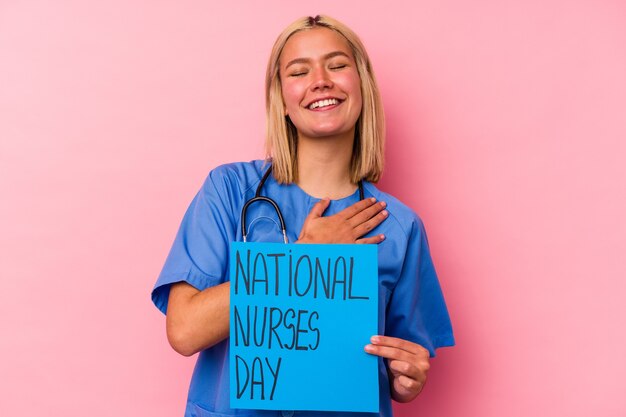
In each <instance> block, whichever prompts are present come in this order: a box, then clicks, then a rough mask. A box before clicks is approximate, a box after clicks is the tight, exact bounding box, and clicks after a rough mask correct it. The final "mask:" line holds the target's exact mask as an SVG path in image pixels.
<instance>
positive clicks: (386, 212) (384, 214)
mask: <svg viewBox="0 0 626 417" xmlns="http://www.w3.org/2000/svg"><path fill="white" fill-rule="evenodd" d="M381 213H382V214H383V216H386V215H388V214H389V212H388V211H387V210H383V211H382V212H381Z"/></svg>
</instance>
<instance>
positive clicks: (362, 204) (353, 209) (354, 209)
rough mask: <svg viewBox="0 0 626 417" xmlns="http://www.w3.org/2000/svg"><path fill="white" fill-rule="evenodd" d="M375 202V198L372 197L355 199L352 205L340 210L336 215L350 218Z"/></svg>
mask: <svg viewBox="0 0 626 417" xmlns="http://www.w3.org/2000/svg"><path fill="white" fill-rule="evenodd" d="M375 203H376V199H375V198H374V197H370V198H364V199H363V200H360V201H357V202H356V203H354V204H353V205H351V206H349V207H346V208H345V209H343V210H341V211H340V212H339V213H337V216H339V217H341V218H343V219H350V218H352V217H354V216H355V215H357V214H359V213H360V212H362V211H363V210H365V209H366V208H368V207H370V206H371V205H373V204H375Z"/></svg>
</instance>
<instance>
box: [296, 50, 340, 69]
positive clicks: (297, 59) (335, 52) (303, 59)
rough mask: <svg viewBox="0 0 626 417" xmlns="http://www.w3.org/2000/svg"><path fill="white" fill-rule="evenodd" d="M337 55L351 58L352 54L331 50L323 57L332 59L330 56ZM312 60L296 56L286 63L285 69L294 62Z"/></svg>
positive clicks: (303, 62)
mask: <svg viewBox="0 0 626 417" xmlns="http://www.w3.org/2000/svg"><path fill="white" fill-rule="evenodd" d="M336 56H345V57H346V58H350V56H349V55H348V54H346V53H345V52H343V51H334V52H330V53H327V54H326V55H324V56H323V57H322V58H323V59H330V58H334V57H336ZM309 62H311V58H296V59H292V60H291V61H289V62H288V63H287V65H285V69H287V68H289V67H290V66H291V65H294V64H306V63H309Z"/></svg>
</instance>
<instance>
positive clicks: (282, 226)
mask: <svg viewBox="0 0 626 417" xmlns="http://www.w3.org/2000/svg"><path fill="white" fill-rule="evenodd" d="M271 173H272V166H271V165H270V167H269V168H268V170H267V171H266V172H265V174H264V175H263V178H261V182H259V186H258V187H257V188H256V193H255V194H254V197H253V198H251V199H250V200H248V201H246V204H244V205H243V208H242V209H241V235H242V236H243V241H244V242H247V238H248V228H247V223H246V212H247V211H248V207H250V205H251V204H252V203H255V202H257V201H264V202H266V203H269V204H270V205H271V206H272V207H274V210H275V211H276V215H277V216H278V221H279V222H280V229H281V231H282V232H283V241H284V242H285V243H289V239H287V228H286V227H285V219H284V218H283V213H282V212H281V211H280V207H278V204H276V202H275V201H274V200H272V199H271V198H269V197H265V196H262V195H261V189H262V188H263V185H264V184H265V181H266V180H267V178H268V177H269V176H270V174H271ZM358 185H359V200H363V199H364V198H365V197H364V192H363V181H359V184H358Z"/></svg>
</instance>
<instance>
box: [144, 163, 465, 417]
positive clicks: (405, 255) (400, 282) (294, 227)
mask: <svg viewBox="0 0 626 417" xmlns="http://www.w3.org/2000/svg"><path fill="white" fill-rule="evenodd" d="M267 168H268V165H267V163H266V162H265V161H260V160H258V161H252V162H247V163H233V164H227V165H222V166H220V167H218V168H216V169H214V170H213V171H211V173H210V174H209V176H208V177H207V179H206V181H205V182H204V184H203V186H202V189H201V190H200V191H199V192H198V194H197V195H196V196H195V198H194V199H193V201H192V202H191V204H190V206H189V208H188V209H187V212H186V213H185V216H184V218H183V221H182V223H181V226H180V229H179V231H178V234H177V235H176V239H175V241H174V244H173V245H172V249H171V250H170V253H169V255H168V257H167V260H166V261H165V265H164V267H163V270H162V271H161V274H160V275H159V278H158V280H157V282H156V285H155V286H154V290H153V291H152V301H153V302H154V304H155V305H156V306H157V307H158V308H159V310H161V311H162V312H163V313H165V312H166V311H167V302H168V296H169V291H170V286H171V285H172V284H173V283H176V282H180V281H186V282H188V283H189V284H191V285H192V286H194V287H195V288H197V289H198V290H204V289H205V288H208V287H211V286H214V285H218V284H221V283H223V282H226V281H228V280H229V276H228V264H229V259H228V258H229V244H230V242H232V241H241V240H242V236H241V218H240V217H241V208H242V207H243V205H244V204H245V202H246V201H248V200H249V199H250V198H252V197H254V193H255V192H256V188H257V186H258V184H259V182H260V180H261V177H262V176H263V173H264V172H265V171H266V170H267ZM363 187H364V191H365V197H366V198H368V197H375V198H376V199H377V200H379V201H385V202H386V203H387V211H388V212H389V217H388V218H387V219H386V220H385V221H384V222H383V223H382V224H380V225H379V226H378V227H377V228H376V229H374V230H373V231H372V232H371V233H370V234H369V235H373V234H380V233H382V234H384V235H385V237H386V238H385V240H384V241H383V242H382V243H380V244H379V245H378V279H379V300H380V301H379V309H378V310H379V311H378V328H379V334H384V335H387V336H393V337H398V338H402V339H406V340H410V341H412V342H415V343H418V344H420V345H422V346H424V347H425V348H426V349H428V350H429V351H430V354H431V356H435V349H436V348H438V347H442V346H452V345H454V336H453V334H452V326H451V324H450V317H449V315H448V310H447V308H446V304H445V301H444V298H443V294H442V292H441V287H440V285H439V281H438V279H437V275H436V273H435V268H434V266H433V262H432V259H431V256H430V251H429V248H428V241H427V238H426V232H425V230H424V225H423V224H422V221H421V220H420V218H419V217H418V216H417V215H416V214H415V213H414V212H413V211H412V210H411V209H410V208H408V207H407V206H405V205H404V204H402V203H401V202H400V201H399V200H397V199H396V198H394V197H392V196H391V195H389V194H386V193H383V192H382V191H380V190H378V189H377V188H376V187H375V186H374V185H373V184H371V183H369V182H364V183H363ZM262 195H264V196H267V197H270V198H272V199H274V200H275V201H276V202H277V204H278V205H279V206H280V208H281V210H282V212H283V216H284V217H285V223H286V225H287V235H288V238H289V241H290V242H295V241H296V240H297V238H298V235H299V233H300V230H301V229H302V225H303V223H304V220H305V218H306V216H307V215H308V213H309V211H310V210H311V207H312V206H313V205H314V204H315V203H316V202H317V201H319V199H317V198H314V197H311V196H310V195H308V194H306V193H305V192H304V191H303V190H302V189H301V188H300V187H298V186H297V185H295V184H288V185H285V184H282V185H281V184H278V183H277V182H276V181H275V180H274V178H273V176H271V175H270V177H269V178H268V179H267V181H266V183H265V185H264V187H263V190H262ZM358 200H359V192H358V190H357V191H356V192H355V193H354V194H353V195H351V196H348V197H345V198H342V199H339V200H333V201H332V202H331V203H330V206H329V207H328V209H327V210H326V212H325V213H324V215H331V214H334V213H337V212H339V211H341V210H343V209H344V208H346V207H348V206H350V205H352V204H354V203H356V202H357V201H358ZM247 220H248V228H249V231H248V241H250V242H254V241H262V242H282V241H283V239H282V233H281V231H280V227H279V224H278V218H277V216H276V213H275V212H274V209H273V208H272V207H271V206H270V205H269V204H263V203H256V204H253V205H251V206H250V208H249V209H248V214H247ZM369 235H368V236H369ZM228 362H229V361H228V339H226V340H224V341H222V342H221V343H219V344H217V345H215V346H213V347H212V348H210V349H206V350H204V351H202V352H200V354H199V356H198V361H197V363H196V367H195V370H194V372H193V376H192V379H191V385H190V387H189V396H188V400H187V407H186V411H185V416H186V417H191V416H194V417H205V416H213V417H216V416H219V417H224V416H229V415H237V416H267V417H269V416H271V417H291V416H292V415H293V416H297V417H309V416H311V417H312V416H321V415H327V416H333V417H344V416H345V417H347V416H374V415H376V414H372V413H337V412H333V413H324V412H319V411H313V412H308V411H296V412H295V413H294V412H293V411H268V410H240V409H231V408H230V406H229V402H230V396H229V372H228V369H229V366H228ZM378 368H379V374H380V375H379V384H380V388H379V390H380V394H379V396H380V415H381V416H389V417H391V416H392V409H391V394H390V388H389V382H388V381H389V380H388V376H387V369H386V367H385V364H384V360H383V359H382V358H381V359H379V366H378ZM334 377H335V376H333V375H329V378H334Z"/></svg>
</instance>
